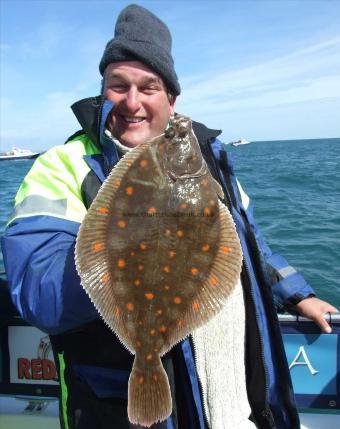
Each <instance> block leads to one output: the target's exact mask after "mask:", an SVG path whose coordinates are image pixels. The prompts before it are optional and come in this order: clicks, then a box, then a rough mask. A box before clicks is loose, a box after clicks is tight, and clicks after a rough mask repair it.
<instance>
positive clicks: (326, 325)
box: [314, 316, 332, 334]
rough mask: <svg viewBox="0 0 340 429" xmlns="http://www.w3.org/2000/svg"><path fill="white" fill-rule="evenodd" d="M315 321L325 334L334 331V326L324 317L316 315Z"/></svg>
mask: <svg viewBox="0 0 340 429" xmlns="http://www.w3.org/2000/svg"><path fill="white" fill-rule="evenodd" d="M314 322H315V323H316V324H317V325H318V326H319V327H320V329H321V331H322V332H324V333H325V334H330V333H331V332H332V328H331V327H330V325H329V323H328V322H327V321H326V320H325V319H324V318H323V316H322V317H316V318H315V319H314Z"/></svg>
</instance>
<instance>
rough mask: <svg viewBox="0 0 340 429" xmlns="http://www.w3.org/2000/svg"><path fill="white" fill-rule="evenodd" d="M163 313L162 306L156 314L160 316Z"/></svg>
mask: <svg viewBox="0 0 340 429" xmlns="http://www.w3.org/2000/svg"><path fill="white" fill-rule="evenodd" d="M161 314H163V310H162V309H161V308H160V309H159V310H157V311H156V315H157V316H160V315H161Z"/></svg>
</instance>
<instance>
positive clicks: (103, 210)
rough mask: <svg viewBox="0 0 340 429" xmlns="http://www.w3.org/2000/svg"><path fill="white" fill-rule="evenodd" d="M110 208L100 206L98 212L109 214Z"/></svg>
mask: <svg viewBox="0 0 340 429" xmlns="http://www.w3.org/2000/svg"><path fill="white" fill-rule="evenodd" d="M108 212H109V209H107V208H106V207H98V213H99V214H108Z"/></svg>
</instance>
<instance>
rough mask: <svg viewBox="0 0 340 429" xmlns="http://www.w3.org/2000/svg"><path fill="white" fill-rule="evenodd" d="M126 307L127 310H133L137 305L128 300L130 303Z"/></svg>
mask: <svg viewBox="0 0 340 429" xmlns="http://www.w3.org/2000/svg"><path fill="white" fill-rule="evenodd" d="M126 308H127V310H129V311H133V310H134V309H135V306H134V305H133V304H132V302H128V303H127V304H126Z"/></svg>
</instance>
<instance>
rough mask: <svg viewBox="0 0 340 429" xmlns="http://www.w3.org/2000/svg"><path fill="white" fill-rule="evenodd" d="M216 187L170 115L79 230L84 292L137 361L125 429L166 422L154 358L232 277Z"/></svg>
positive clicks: (167, 398) (190, 326) (212, 306)
mask: <svg viewBox="0 0 340 429" xmlns="http://www.w3.org/2000/svg"><path fill="white" fill-rule="evenodd" d="M217 189H218V187H217V186H216V183H215V181H214V179H213V178H212V177H211V175H210V173H209V171H208V168H207V166H206V164H205V161H204V159H203V157H202V155H201V151H200V148H199V144H198V142H197V139H196V137H195V135H194V133H193V131H192V128H191V121H190V120H189V118H186V117H183V116H178V117H176V118H175V119H174V121H173V123H172V124H171V126H170V128H169V129H168V130H167V131H166V132H165V134H164V135H162V136H160V137H157V138H155V139H153V140H152V141H151V142H148V143H145V144H142V145H140V146H137V147H136V148H134V149H133V150H132V151H131V152H129V153H128V154H127V155H126V156H125V157H124V158H123V159H122V160H121V161H120V162H119V163H118V165H117V166H116V167H115V168H114V169H113V170H112V172H111V174H110V175H109V177H108V179H107V180H106V181H105V183H104V184H103V186H102V188H101V190H100V191H99V193H98V195H97V197H96V199H95V200H94V202H93V204H92V205H91V207H90V209H89V211H88V214H87V215H86V217H85V219H84V221H83V223H82V225H81V228H80V231H79V234H78V238H77V244H76V265H77V269H78V272H79V274H80V277H81V280H82V284H83V287H84V288H85V290H86V292H87V293H88V294H89V296H90V298H91V300H92V301H93V302H94V305H95V306H96V308H97V309H98V311H99V313H100V314H101V316H102V317H103V319H104V321H105V322H106V323H107V324H108V325H109V326H110V327H111V329H112V330H113V331H114V332H115V333H116V334H117V335H118V337H119V339H120V340H121V341H122V343H123V344H124V345H125V346H126V347H127V348H128V349H129V350H130V351H131V353H133V354H135V361H134V365H133V369H132V372H131V375H130V380H129V397H128V416H129V419H130V421H131V422H132V423H138V424H141V425H143V426H151V425H152V424H153V423H155V422H157V421H162V420H164V419H166V418H167V417H168V416H169V415H170V413H171V409H172V402H171V395H170V389H169V383H168V380H167V376H166V374H165V371H164V369H163V367H162V364H161V361H160V356H162V355H163V354H164V353H165V352H167V351H168V350H169V349H170V348H171V347H172V346H173V345H174V344H176V343H177V342H179V341H180V340H181V339H183V338H185V337H186V336H187V335H188V334H189V333H190V332H192V331H193V330H194V329H195V328H197V327H199V326H201V325H202V324H203V323H205V322H207V321H208V320H209V319H210V318H211V317H213V316H214V315H215V314H216V313H217V312H218V311H219V310H220V309H221V308H222V306H223V303H224V302H225V299H226V298H227V297H228V295H229V294H230V292H231V290H232V289H233V287H234V285H235V284H236V281H237V279H238V277H239V275H240V269H241V262H242V254H241V250H240V244H239V240H238V236H237V233H236V230H235V226H234V224H233V221H232V219H231V216H230V214H229V213H228V210H227V209H226V207H225V206H224V205H223V204H222V203H221V202H220V201H219V200H218V197H217V194H216V190H217Z"/></svg>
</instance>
